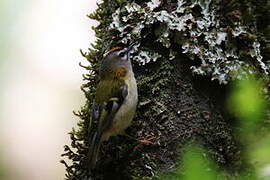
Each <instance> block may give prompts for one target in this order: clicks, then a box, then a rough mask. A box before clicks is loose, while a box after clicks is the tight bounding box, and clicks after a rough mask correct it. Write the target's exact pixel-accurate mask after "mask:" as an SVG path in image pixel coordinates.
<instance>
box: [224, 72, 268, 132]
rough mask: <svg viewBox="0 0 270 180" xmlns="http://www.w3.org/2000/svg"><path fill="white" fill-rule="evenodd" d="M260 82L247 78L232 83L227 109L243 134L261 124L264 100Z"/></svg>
mask: <svg viewBox="0 0 270 180" xmlns="http://www.w3.org/2000/svg"><path fill="white" fill-rule="evenodd" d="M261 89H262V84H261V82H260V81H258V80H256V79H254V78H252V77H249V78H246V79H243V80H241V81H237V82H235V83H234V91H233V92H232V94H231V96H230V97H229V99H228V103H227V106H228V109H229V110H230V111H231V112H232V113H234V114H235V115H236V116H237V117H238V119H239V123H241V127H242V128H244V130H245V133H247V132H250V131H251V130H252V128H255V127H256V125H257V124H258V123H260V122H262V116H261V115H262V112H263V110H264V108H265V107H264V99H263V96H262V92H261Z"/></svg>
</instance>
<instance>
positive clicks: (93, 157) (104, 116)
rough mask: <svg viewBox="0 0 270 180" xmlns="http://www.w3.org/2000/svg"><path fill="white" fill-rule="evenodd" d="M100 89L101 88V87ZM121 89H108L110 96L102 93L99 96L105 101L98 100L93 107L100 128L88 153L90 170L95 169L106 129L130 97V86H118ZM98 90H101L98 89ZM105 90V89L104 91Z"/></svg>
mask: <svg viewBox="0 0 270 180" xmlns="http://www.w3.org/2000/svg"><path fill="white" fill-rule="evenodd" d="M99 87H100V86H99ZM118 87H119V88H118V89H117V88H115V87H110V88H111V89H107V92H109V93H110V94H109V95H108V94H102V93H104V92H100V94H97V96H99V95H103V99H102V98H100V99H97V98H96V101H97V102H95V103H94V105H93V107H92V119H93V120H96V121H98V122H99V128H98V129H97V131H96V132H95V134H94V136H93V138H92V140H91V141H90V147H89V151H88V158H89V168H90V169H93V168H94V167H95V164H96V161H97V156H98V152H99V148H100V144H101V138H102V134H103V133H104V131H105V130H106V129H108V128H109V127H110V125H111V123H112V121H113V119H114V116H115V114H116V113H117V111H118V110H119V108H120V107H121V105H122V104H123V102H124V100H125V98H126V96H127V95H128V86H127V85H126V84H124V83H123V84H121V85H120V86H118ZM98 90H101V89H99V88H98V89H97V92H98ZM103 90H104V89H103Z"/></svg>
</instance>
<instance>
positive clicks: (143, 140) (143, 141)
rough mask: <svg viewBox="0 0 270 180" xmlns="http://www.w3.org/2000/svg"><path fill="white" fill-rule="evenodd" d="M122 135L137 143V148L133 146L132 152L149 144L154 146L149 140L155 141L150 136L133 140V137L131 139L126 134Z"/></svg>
mask: <svg viewBox="0 0 270 180" xmlns="http://www.w3.org/2000/svg"><path fill="white" fill-rule="evenodd" d="M123 135H124V136H126V137H128V138H130V139H132V140H135V141H137V142H138V143H139V144H138V145H137V146H135V148H134V150H136V149H139V148H141V147H142V146H144V145H150V144H152V145H153V144H155V143H153V142H152V141H151V140H153V139H155V137H154V136H151V135H147V136H146V137H145V138H134V137H132V136H130V135H128V134H126V133H123Z"/></svg>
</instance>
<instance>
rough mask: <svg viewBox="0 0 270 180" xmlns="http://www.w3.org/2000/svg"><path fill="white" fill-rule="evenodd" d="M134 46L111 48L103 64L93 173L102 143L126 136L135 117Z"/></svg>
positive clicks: (95, 106)
mask: <svg viewBox="0 0 270 180" xmlns="http://www.w3.org/2000/svg"><path fill="white" fill-rule="evenodd" d="M132 46H133V45H131V46H129V47H126V48H124V47H115V48H113V49H111V50H110V51H108V52H107V53H106V54H105V55H104V58H103V60H102V62H101V65H100V69H99V76H100V81H99V83H98V85H97V88H96V94H95V99H94V102H93V106H92V115H91V117H92V121H93V120H94V121H97V122H98V127H97V128H96V129H95V130H94V131H95V132H94V135H93V136H92V138H91V139H90V141H89V142H90V146H89V150H88V155H87V157H88V162H89V170H92V169H94V168H95V166H96V162H97V159H98V154H99V149H100V145H101V143H102V142H103V141H107V140H108V139H109V138H110V137H111V136H115V135H118V134H122V133H124V131H125V129H126V128H127V127H129V126H130V125H131V122H132V119H133V117H134V115H135V112H136V106H137V103H138V90H137V83H136V79H135V77H134V73H133V69H132V63H131V58H130V50H131V49H132Z"/></svg>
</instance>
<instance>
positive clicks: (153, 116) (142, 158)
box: [62, 0, 270, 180]
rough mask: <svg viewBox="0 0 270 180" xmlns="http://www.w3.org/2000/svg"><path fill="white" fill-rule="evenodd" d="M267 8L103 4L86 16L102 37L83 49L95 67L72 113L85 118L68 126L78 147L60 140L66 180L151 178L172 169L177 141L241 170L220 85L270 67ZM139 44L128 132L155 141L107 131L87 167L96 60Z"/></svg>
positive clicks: (182, 3)
mask: <svg viewBox="0 0 270 180" xmlns="http://www.w3.org/2000/svg"><path fill="white" fill-rule="evenodd" d="M269 6H270V4H269V2H267V1H260V2H258V3H255V2H251V1H248V0H243V1H240V0H239V1H233V0H231V1H226V3H223V2H221V1H212V2H211V1H195V0H189V1H188V0H186V1H180V0H179V1H178V2H177V1H172V0H167V1H166V0H163V1H159V0H153V1H152V2H148V3H146V2H145V1H140V0H136V1H135V2H132V3H131V2H129V1H125V0H120V1H119V0H110V1H108V0H104V2H102V3H101V4H99V8H98V9H97V10H96V12H95V13H93V14H91V15H90V17H91V18H93V19H96V20H98V21H99V22H100V25H99V26H98V27H96V28H95V31H96V36H97V37H98V41H97V42H96V44H95V45H93V49H91V50H90V52H89V53H82V54H83V56H85V57H86V58H87V59H88V61H89V62H90V63H91V65H89V66H87V67H85V68H86V69H88V70H89V74H87V75H85V76H84V79H85V80H86V82H87V83H86V84H84V85H83V86H82V89H83V91H84V92H85V94H86V97H87V102H86V105H85V106H84V107H83V108H82V110H81V111H80V112H79V113H77V114H76V115H78V116H79V117H80V118H81V119H82V121H80V122H79V127H80V128H79V130H73V131H72V132H71V139H72V147H73V148H75V150H76V152H74V150H72V149H70V148H69V147H68V146H66V147H65V151H66V153H65V154H64V156H68V157H69V159H71V160H72V162H73V164H72V165H70V166H69V165H67V164H66V163H65V162H64V161H62V162H63V163H64V164H65V165H66V166H67V179H68V180H75V179H76V180H77V179H95V180H99V179H105V180H107V179H110V180H111V179H117V180H118V179H124V180H129V179H132V180H134V179H138V180H141V179H154V178H155V177H158V176H159V175H160V174H163V173H168V172H171V171H172V170H173V169H174V168H175V167H176V166H177V165H176V162H177V159H178V157H179V156H180V157H181V149H182V147H184V145H185V144H186V143H188V142H190V141H192V142H196V143H199V144H201V145H202V146H204V147H205V148H206V149H207V150H208V152H209V154H210V157H212V158H213V159H214V160H215V161H216V162H217V163H218V164H219V166H220V167H222V168H224V169H226V170H228V171H229V172H231V173H235V172H239V171H240V170H241V169H242V168H243V160H242V158H241V151H240V145H239V142H238V139H237V138H236V137H235V135H234V133H233V127H234V120H233V118H231V117H230V116H229V115H228V113H227V112H226V108H225V99H226V94H227V88H228V85H226V84H227V83H228V82H230V81H233V80H234V79H239V78H242V77H243V76H245V74H246V72H247V71H248V70H251V71H252V72H253V73H256V74H258V75H261V76H265V74H267V73H269V64H267V60H269V54H270V53H269V52H270V45H269V34H270V29H269V25H268V24H267V23H266V22H265V21H268V22H270V18H269V16H267V14H268V15H269V9H270V8H268V7H269ZM185 18H186V19H185ZM262 19H264V20H262ZM181 23H182V24H181ZM211 38H212V39H211ZM135 41H136V42H138V45H137V46H136V47H135V49H134V51H133V56H132V58H133V59H134V64H133V67H134V72H135V76H136V79H137V83H138V91H139V92H138V93H139V104H138V108H137V112H136V117H135V119H134V121H133V124H132V125H131V126H130V127H129V128H128V129H127V130H126V133H127V134H128V135H130V136H132V137H134V138H137V139H143V138H147V137H153V139H152V142H153V144H150V145H145V146H138V143H137V141H136V140H134V139H132V138H128V137H126V136H121V135H119V136H116V137H112V138H110V140H109V141H108V142H104V143H103V145H102V147H101V152H100V156H99V159H100V160H99V161H98V164H97V168H96V169H95V170H93V171H92V172H88V170H87V162H86V159H87V157H86V154H87V150H88V148H89V147H88V145H89V142H88V141H89V137H90V136H91V135H92V129H93V128H95V127H96V124H97V122H92V121H91V116H90V115H91V105H92V102H93V98H94V94H95V86H96V84H97V82H98V71H97V69H98V66H99V62H100V60H101V56H102V54H103V53H104V51H106V50H108V49H110V48H112V47H113V46H116V45H123V46H125V45H128V44H130V43H132V42H135ZM258 44H259V47H258V46H257V45H258ZM196 48H197V49H198V51H196ZM254 59H255V61H254ZM240 69H241V70H243V71H241V72H240V71H239V70H240ZM201 75H206V76H201ZM211 80H212V81H211ZM179 152H180V153H179ZM89 177H91V178H89Z"/></svg>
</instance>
